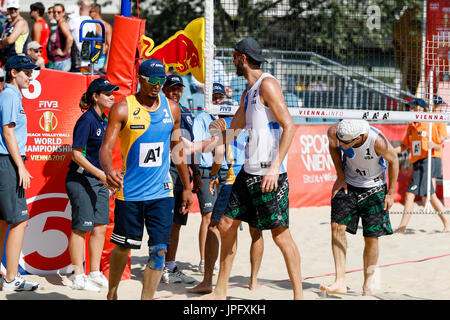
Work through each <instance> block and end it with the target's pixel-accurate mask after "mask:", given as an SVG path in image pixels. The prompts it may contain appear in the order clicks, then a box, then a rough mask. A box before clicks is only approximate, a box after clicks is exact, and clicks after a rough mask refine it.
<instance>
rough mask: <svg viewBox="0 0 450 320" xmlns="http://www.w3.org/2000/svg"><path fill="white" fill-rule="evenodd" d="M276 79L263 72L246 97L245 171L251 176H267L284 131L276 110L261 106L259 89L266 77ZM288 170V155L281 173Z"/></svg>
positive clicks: (281, 167)
mask: <svg viewBox="0 0 450 320" xmlns="http://www.w3.org/2000/svg"><path fill="white" fill-rule="evenodd" d="M268 77H270V78H274V79H275V77H274V76H272V75H271V74H269V73H263V74H262V75H261V77H259V79H258V81H256V83H255V84H254V85H253V86H252V87H251V88H250V89H249V90H248V92H247V95H246V96H245V120H246V122H247V126H246V132H247V144H246V146H245V163H244V170H245V172H247V173H249V174H254V175H265V174H266V172H267V170H268V169H269V168H270V165H271V164H272V160H273V158H274V157H275V155H276V153H277V151H278V147H279V145H280V139H281V134H282V133H283V128H282V127H281V126H280V124H279V123H278V122H277V121H276V119H275V117H274V116H273V114H272V111H271V110H270V109H269V108H268V107H266V106H265V105H263V104H262V103H261V100H260V99H259V87H260V86H261V82H262V80H263V79H265V78H268ZM286 171H287V156H286V157H285V158H284V159H283V162H282V164H281V166H280V172H279V173H280V174H281V173H285V172H286Z"/></svg>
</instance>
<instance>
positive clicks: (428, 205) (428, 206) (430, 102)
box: [423, 68, 434, 213]
mask: <svg viewBox="0 0 450 320" xmlns="http://www.w3.org/2000/svg"><path fill="white" fill-rule="evenodd" d="M429 81H430V92H429V96H428V105H429V107H430V111H429V112H433V91H434V74H433V68H431V71H430V76H429ZM432 130H433V122H430V123H429V124H428V156H427V160H428V163H427V202H426V204H425V207H424V209H423V211H424V212H425V213H431V212H432V211H433V209H432V207H431V201H430V193H431V160H432V158H431V148H430V145H431V141H432V134H433V131H432Z"/></svg>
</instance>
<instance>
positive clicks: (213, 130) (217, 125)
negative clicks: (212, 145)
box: [209, 118, 227, 136]
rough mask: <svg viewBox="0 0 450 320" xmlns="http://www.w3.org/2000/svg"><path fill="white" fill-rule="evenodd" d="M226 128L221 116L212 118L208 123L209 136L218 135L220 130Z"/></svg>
mask: <svg viewBox="0 0 450 320" xmlns="http://www.w3.org/2000/svg"><path fill="white" fill-rule="evenodd" d="M226 129H227V123H226V122H225V120H224V119H223V118H220V119H217V120H214V121H213V122H211V123H210V124H209V133H210V134H211V136H219V135H221V133H222V131H224V130H226Z"/></svg>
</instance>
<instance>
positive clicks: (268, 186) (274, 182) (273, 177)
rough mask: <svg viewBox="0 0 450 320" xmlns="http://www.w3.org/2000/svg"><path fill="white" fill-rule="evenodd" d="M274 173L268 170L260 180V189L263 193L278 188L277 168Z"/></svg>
mask: <svg viewBox="0 0 450 320" xmlns="http://www.w3.org/2000/svg"><path fill="white" fill-rule="evenodd" d="M276 172H277V173H274V172H273V170H269V171H268V172H267V173H266V174H265V175H264V177H263V178H262V180H261V191H262V192H263V193H266V192H272V191H277V189H278V177H279V174H278V170H277V171H276Z"/></svg>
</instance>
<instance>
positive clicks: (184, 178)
mask: <svg viewBox="0 0 450 320" xmlns="http://www.w3.org/2000/svg"><path fill="white" fill-rule="evenodd" d="M168 101H169V105H170V111H171V112H172V116H173V121H174V123H173V129H172V137H171V139H170V149H171V150H172V151H175V152H172V153H171V156H172V158H173V163H174V164H175V167H176V168H177V171H178V175H179V177H180V179H181V183H182V184H183V195H182V201H181V207H180V213H182V214H186V213H188V212H189V209H190V207H191V205H192V202H193V201H194V200H193V197H192V190H191V186H190V185H191V183H190V181H189V173H188V168H187V161H186V154H185V152H184V150H183V148H180V146H181V145H180V146H178V144H180V143H182V141H181V131H180V121H181V111H180V107H179V105H178V103H176V102H175V101H173V100H168Z"/></svg>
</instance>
